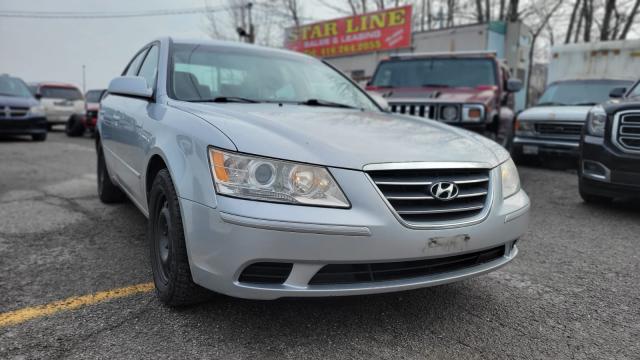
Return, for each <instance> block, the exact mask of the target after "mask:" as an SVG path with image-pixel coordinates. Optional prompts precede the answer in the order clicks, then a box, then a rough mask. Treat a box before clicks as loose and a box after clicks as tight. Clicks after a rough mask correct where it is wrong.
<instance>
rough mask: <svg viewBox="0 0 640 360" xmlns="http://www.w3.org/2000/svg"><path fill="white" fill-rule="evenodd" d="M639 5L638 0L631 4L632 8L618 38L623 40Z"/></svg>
mask: <svg viewBox="0 0 640 360" xmlns="http://www.w3.org/2000/svg"><path fill="white" fill-rule="evenodd" d="M639 7H640V0H636V2H635V3H634V4H633V9H632V10H631V13H630V14H629V17H628V18H627V22H626V23H625V24H624V28H623V29H622V33H620V40H624V39H626V38H627V35H628V34H629V30H630V29H631V26H632V25H633V21H634V18H635V16H636V14H637V13H638V8H639Z"/></svg>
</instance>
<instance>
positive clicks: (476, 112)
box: [462, 105, 484, 122]
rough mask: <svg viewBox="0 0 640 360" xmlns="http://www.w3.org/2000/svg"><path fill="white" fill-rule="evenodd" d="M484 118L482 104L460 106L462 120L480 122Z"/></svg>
mask: <svg viewBox="0 0 640 360" xmlns="http://www.w3.org/2000/svg"><path fill="white" fill-rule="evenodd" d="M483 120H484V106H483V105H464V106H463V107H462V121H475V122H480V121H483Z"/></svg>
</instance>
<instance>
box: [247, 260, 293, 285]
mask: <svg viewBox="0 0 640 360" xmlns="http://www.w3.org/2000/svg"><path fill="white" fill-rule="evenodd" d="M292 268H293V264H291V263H277V262H260V263H255V264H251V265H249V266H247V267H246V268H245V269H244V271H242V274H240V279H239V281H240V282H244V283H254V284H283V283H284V282H285V281H286V280H287V278H288V277H289V274H290V273H291V269H292Z"/></svg>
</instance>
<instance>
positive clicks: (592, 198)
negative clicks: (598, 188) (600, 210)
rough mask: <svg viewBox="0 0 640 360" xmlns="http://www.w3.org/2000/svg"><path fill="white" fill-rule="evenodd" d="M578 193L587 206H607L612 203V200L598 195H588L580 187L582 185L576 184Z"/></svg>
mask: <svg viewBox="0 0 640 360" xmlns="http://www.w3.org/2000/svg"><path fill="white" fill-rule="evenodd" d="M578 192H579V193H580V197H581V198H582V200H583V201H584V202H586V203H587V204H601V205H603V204H609V203H611V202H612V201H613V199H612V198H610V197H606V196H600V195H594V194H589V193H588V192H586V191H585V190H584V188H583V186H582V183H580V184H578Z"/></svg>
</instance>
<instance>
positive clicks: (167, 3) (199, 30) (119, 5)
mask: <svg viewBox="0 0 640 360" xmlns="http://www.w3.org/2000/svg"><path fill="white" fill-rule="evenodd" d="M208 3H209V5H210V6H211V7H216V6H220V5H225V4H226V1H224V0H209V1H208ZM204 5H205V3H204V0H180V1H175V0H135V1H134V0H108V1H104V0H99V1H98V0H55V1H51V0H0V10H5V11H72V12H101V11H105V12H120V11H148V10H161V9H176V8H195V7H202V6H204ZM324 12H326V14H325V13H324ZM325 15H326V16H327V17H331V16H333V15H334V14H331V11H330V10H328V9H324V10H320V12H319V13H318V12H316V13H315V16H319V17H322V16H325ZM165 35H169V36H175V37H188V38H208V35H207V22H206V19H205V16H203V15H202V14H194V15H173V16H157V17H146V18H117V19H60V20H53V19H26V18H4V17H2V18H0V49H2V50H0V74H3V73H8V74H11V75H14V76H18V77H21V78H22V79H24V80H25V81H27V82H34V81H60V82H68V83H73V84H75V85H77V86H78V87H80V88H82V66H83V65H85V67H86V89H87V90H89V89H94V88H106V87H107V86H108V85H109V81H110V80H111V79H112V78H114V77H116V76H118V75H120V73H121V72H122V70H123V69H124V67H125V66H126V64H127V63H128V62H129V60H130V58H131V57H132V56H133V55H134V54H135V52H136V51H137V50H138V49H140V48H141V47H142V46H143V45H145V44H146V43H148V42H150V41H151V40H153V39H155V38H157V37H160V36H165Z"/></svg>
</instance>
